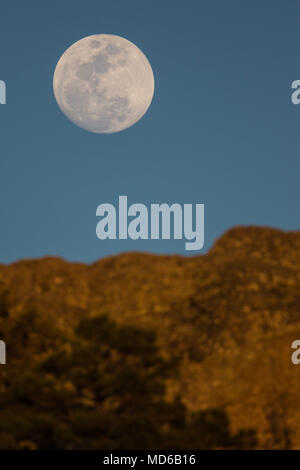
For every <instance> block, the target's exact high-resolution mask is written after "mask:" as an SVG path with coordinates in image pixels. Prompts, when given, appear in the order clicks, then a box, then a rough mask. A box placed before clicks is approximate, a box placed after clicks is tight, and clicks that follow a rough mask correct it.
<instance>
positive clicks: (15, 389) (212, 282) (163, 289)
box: [0, 227, 300, 449]
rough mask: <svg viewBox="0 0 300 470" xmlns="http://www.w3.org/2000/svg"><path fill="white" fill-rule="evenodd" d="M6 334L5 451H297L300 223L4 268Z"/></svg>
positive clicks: (0, 330)
mask: <svg viewBox="0 0 300 470" xmlns="http://www.w3.org/2000/svg"><path fill="white" fill-rule="evenodd" d="M0 339H3V340H4V341H5V342H6V345H7V365H5V366H1V367H0V379H1V382H0V383H1V385H0V448H30V449H31V448H32V449H35V448H105V447H106V448H129V447H130V446H135V447H139V448H143V447H144V448H150V447H152V448H153V447H154V448H156V447H162V448H168V447H169V446H172V447H176V448H180V447H183V448H184V447H188V446H189V447H190V448H193V447H194V448H195V447H197V448H254V447H258V448H272V449H275V448H300V429H298V426H297V424H298V421H299V419H300V380H299V377H300V375H299V374H300V366H298V367H297V366H295V365H293V364H292V363H291V359H290V358H291V352H292V350H291V343H292V342H293V341H294V340H295V339H300V232H282V231H280V230H275V229H270V228H258V227H237V228H234V229H231V230H230V231H228V232H227V233H225V234H224V235H223V236H222V237H221V238H220V239H219V240H218V241H217V242H216V243H215V245H214V246H213V248H212V249H211V250H210V251H209V253H208V254H206V255H202V256H196V257H189V258H185V257H180V256H157V255H150V254H142V253H125V254H121V255H118V256H114V257H110V258H106V259H102V260H100V261H98V262H96V263H94V264H92V265H85V264H80V263H68V262H66V261H64V260H62V259H59V258H43V259H37V260H23V261H20V262H17V263H14V264H11V265H0ZM125 372H126V373H125ZM117 422H118V423H119V424H118V425H117V424H116V423H117ZM120 423H121V424H120ZM133 428H134V429H135V430H136V434H135V433H134V432H132V429H133ZM146 429H147V432H146ZM132 434H133V436H132ZM130 436H131V437H130ZM185 436H188V438H187V437H185ZM134 439H136V440H134Z"/></svg>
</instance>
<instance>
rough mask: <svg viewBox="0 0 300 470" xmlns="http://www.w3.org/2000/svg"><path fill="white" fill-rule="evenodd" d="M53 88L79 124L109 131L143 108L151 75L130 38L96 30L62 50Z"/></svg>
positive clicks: (148, 96)
mask: <svg viewBox="0 0 300 470" xmlns="http://www.w3.org/2000/svg"><path fill="white" fill-rule="evenodd" d="M53 90H54V95H55V98H56V101H57V104H58V106H59V107H60V109H61V110H62V112H63V113H64V114H65V115H66V116H67V117H68V118H69V119H70V120H71V121H72V122H74V123H75V124H77V126H79V127H82V128H83V129H86V130H88V131H91V132H96V133H98V134H111V133H113V132H119V131H122V130H123V129H126V128H128V127H130V126H132V125H133V124H135V123H136V122H137V121H138V120H139V119H141V117H142V116H143V115H144V114H145V113H146V111H147V109H148V108H149V106H150V104H151V101H152V97H153V93H154V77H153V72H152V68H151V65H150V64H149V62H148V59H147V58H146V56H145V55H144V54H143V52H142V51H141V50H140V49H139V48H138V47H137V46H135V45H134V44H133V43H132V42H130V41H128V40H127V39H124V38H122V37H120V36H115V35H112V34H96V35H93V36H88V37H85V38H83V39H80V40H79V41H77V42H75V43H74V44H73V45H72V46H71V47H69V48H68V49H67V50H66V51H65V52H64V53H63V55H62V56H61V58H60V59H59V61H58V63H57V65H56V68H55V72H54V77H53Z"/></svg>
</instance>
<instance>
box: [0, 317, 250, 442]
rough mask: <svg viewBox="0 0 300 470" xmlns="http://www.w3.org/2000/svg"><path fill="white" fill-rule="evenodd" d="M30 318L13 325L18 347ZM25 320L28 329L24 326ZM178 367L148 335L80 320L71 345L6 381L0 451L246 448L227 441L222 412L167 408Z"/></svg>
mask: <svg viewBox="0 0 300 470" xmlns="http://www.w3.org/2000/svg"><path fill="white" fill-rule="evenodd" d="M34 317H35V314H34V313H31V314H30V315H28V314H27V315H26V321H25V320H24V321H23V322H21V323H19V324H18V339H19V340H21V339H22V340H23V341H24V345H25V346H26V338H28V337H29V335H30V333H29V331H28V330H31V332H32V329H33V328H34ZM29 320H30V321H29ZM175 369H176V363H175V364H174V363H171V362H170V361H168V360H165V359H163V358H162V357H161V355H160V354H159V351H158V349H157V347H156V344H155V335H154V333H153V332H146V331H143V330H139V329H138V328H135V327H132V326H119V325H117V324H116V323H115V322H113V321H112V320H110V319H109V317H108V316H97V317H93V318H90V319H84V320H81V321H80V322H79V324H78V326H77V327H76V329H75V332H74V337H73V339H72V340H71V341H69V342H68V343H65V344H64V345H63V346H61V347H60V348H58V349H56V350H55V351H53V353H52V354H50V355H48V356H47V357H46V358H45V359H43V358H41V359H40V360H38V361H37V362H36V363H35V364H34V367H26V368H25V369H24V370H23V371H20V372H19V373H18V374H17V376H14V375H12V376H10V375H8V377H7V386H6V389H5V391H2V392H1V393H0V407H1V411H0V448H1V449H16V448H17V449H20V448H21V449H22V448H25V449H180V448H183V449H185V448H186V449H201V448H202V449H212V448H239V449H240V448H241V449H242V448H249V447H252V446H254V445H255V434H254V433H253V432H251V431H247V432H240V433H238V434H231V432H230V429H229V420H228V417H227V414H226V412H225V410H223V409H210V410H206V411H199V412H197V413H188V411H187V409H186V407H185V406H184V405H183V403H182V402H181V400H180V399H179V398H177V399H176V400H173V401H172V402H169V403H167V402H166V401H165V399H164V395H165V386H164V381H163V379H165V378H166V377H167V376H169V375H172V374H174V373H175Z"/></svg>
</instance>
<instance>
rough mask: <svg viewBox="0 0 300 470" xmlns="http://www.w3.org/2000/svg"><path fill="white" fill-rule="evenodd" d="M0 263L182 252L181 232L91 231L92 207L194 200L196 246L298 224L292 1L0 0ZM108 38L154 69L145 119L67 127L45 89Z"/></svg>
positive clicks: (298, 34)
mask: <svg viewBox="0 0 300 470" xmlns="http://www.w3.org/2000/svg"><path fill="white" fill-rule="evenodd" d="M0 9H1V11H0V13H1V18H0V80H4V81H5V82H6V85H7V104H6V105H1V106H0V123H1V128H0V133H1V142H0V196H1V197H0V218H1V219H0V220H1V232H0V262H1V263H8V262H11V261H15V260H19V259H22V258H31V257H40V256H45V255H58V256H61V257H63V258H65V259H68V260H72V261H85V262H92V261H95V260H96V259H99V258H101V257H103V256H107V255H111V254H116V253H120V252H123V251H147V252H153V253H180V254H185V255H191V254H193V255H195V252H187V251H185V249H184V241H181V240H170V241H166V240H152V241H151V240H148V241H141V240H138V241H132V240H127V241H126V240H116V241H110V240H107V241H100V240H99V239H97V237H96V225H97V222H98V218H97V217H96V208H97V206H98V205H99V204H101V203H113V204H115V205H117V201H118V196H119V195H127V196H128V202H129V204H133V203H137V202H139V203H144V204H146V205H149V206H150V204H151V203H163V202H166V203H169V204H172V203H174V202H178V203H180V204H184V203H193V204H196V203H204V204H205V247H204V250H203V251H202V252H201V253H203V252H205V251H206V250H207V249H208V248H209V247H210V246H211V245H212V243H213V242H214V241H215V240H216V238H218V237H219V236H221V235H222V233H223V232H224V231H225V230H227V229H228V228H230V227H232V226H236V225H248V224H256V225H267V226H272V227H278V228H281V229H286V230H299V228H300V220H299V219H300V217H299V216H300V210H299V201H300V158H299V140H300V106H295V105H293V104H292V103H291V93H292V91H291V83H292V82H293V81H294V80H297V79H300V54H299V43H300V30H299V17H300V2H298V1H296V0H289V1H288V2H286V1H284V0H280V1H279V0H264V1H261V0H252V1H251V2H249V1H240V0H227V1H226V2H224V0H206V1H203V0H193V1H192V0H187V1H186V2H182V1H176V0H172V1H171V0H164V1H163V2H161V1H158V0H153V1H152V2H149V1H144V0H142V1H141V0H128V1H126V2H124V0H118V1H117V0H110V1H109V2H107V1H106V2H104V1H99V0H97V1H91V0H86V1H85V2H79V1H76V0H73V1H69V0H65V1H63V2H61V1H57V0H52V1H51V2H50V1H47V2H40V1H32V0H28V1H26V2H21V1H20V0H19V1H16V2H9V1H7V0H4V1H2V2H1V7H0ZM101 33H108V34H116V35H120V36H122V37H125V38H126V39H128V40H130V41H132V42H133V43H134V44H136V45H137V46H138V47H139V48H140V49H141V50H142V51H143V52H144V53H145V54H146V56H147V58H148V60H149V61H150V63H151V66H152V69H153V72H154V77H155V92H154V99H153V102H152V104H151V106H150V108H149V110H148V112H147V113H146V115H145V116H144V117H143V118H142V119H141V120H140V121H139V122H138V123H137V124H136V125H134V126H133V127H131V128H130V129H127V130H125V131H123V132H120V133H116V134H110V135H98V134H92V133H89V132H87V131H85V130H82V129H80V128H78V127H76V126H75V125H74V124H73V123H72V122H70V121H69V120H68V119H67V118H66V117H65V116H64V115H63V114H62V112H61V111H60V110H59V108H58V106H57V104H56V101H55V98H54V96H53V91H52V79H53V72H54V69H55V66H56V63H57V61H58V60H59V58H60V56H61V54H62V53H63V52H64V51H65V50H66V49H67V47H69V46H70V45H71V44H73V43H74V42H76V41H78V40H79V39H81V38H83V37H85V36H88V35H92V34H101Z"/></svg>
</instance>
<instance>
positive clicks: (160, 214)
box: [96, 196, 204, 251]
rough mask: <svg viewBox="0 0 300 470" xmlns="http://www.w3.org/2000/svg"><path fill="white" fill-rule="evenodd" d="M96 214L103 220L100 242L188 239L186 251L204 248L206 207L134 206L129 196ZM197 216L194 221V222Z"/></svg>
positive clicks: (103, 205)
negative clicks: (116, 205)
mask: <svg viewBox="0 0 300 470" xmlns="http://www.w3.org/2000/svg"><path fill="white" fill-rule="evenodd" d="M96 215H97V216H98V217H101V219H100V221H99V222H98V224H97V227H96V235H97V237H98V238H99V239H100V240H106V239H109V240H116V239H119V240H127V239H128V238H130V239H131V240H138V239H141V240H149V238H150V239H151V240H159V239H162V240H170V239H171V238H172V236H173V238H174V240H182V239H185V240H188V241H186V243H185V249H186V250H188V251H189V250H194V251H195V250H198V251H199V250H201V249H202V248H203V246H204V204H195V208H194V209H193V204H183V207H182V205H181V204H178V203H174V204H172V205H171V206H169V205H168V204H166V203H164V204H151V205H150V209H149V210H148V208H147V206H146V205H145V204H140V203H137V204H132V205H131V206H129V207H128V201H127V196H119V204H118V207H117V208H116V207H115V206H114V205H113V204H108V203H105V204H100V205H99V206H98V207H97V210H96ZM194 216H195V220H194Z"/></svg>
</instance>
